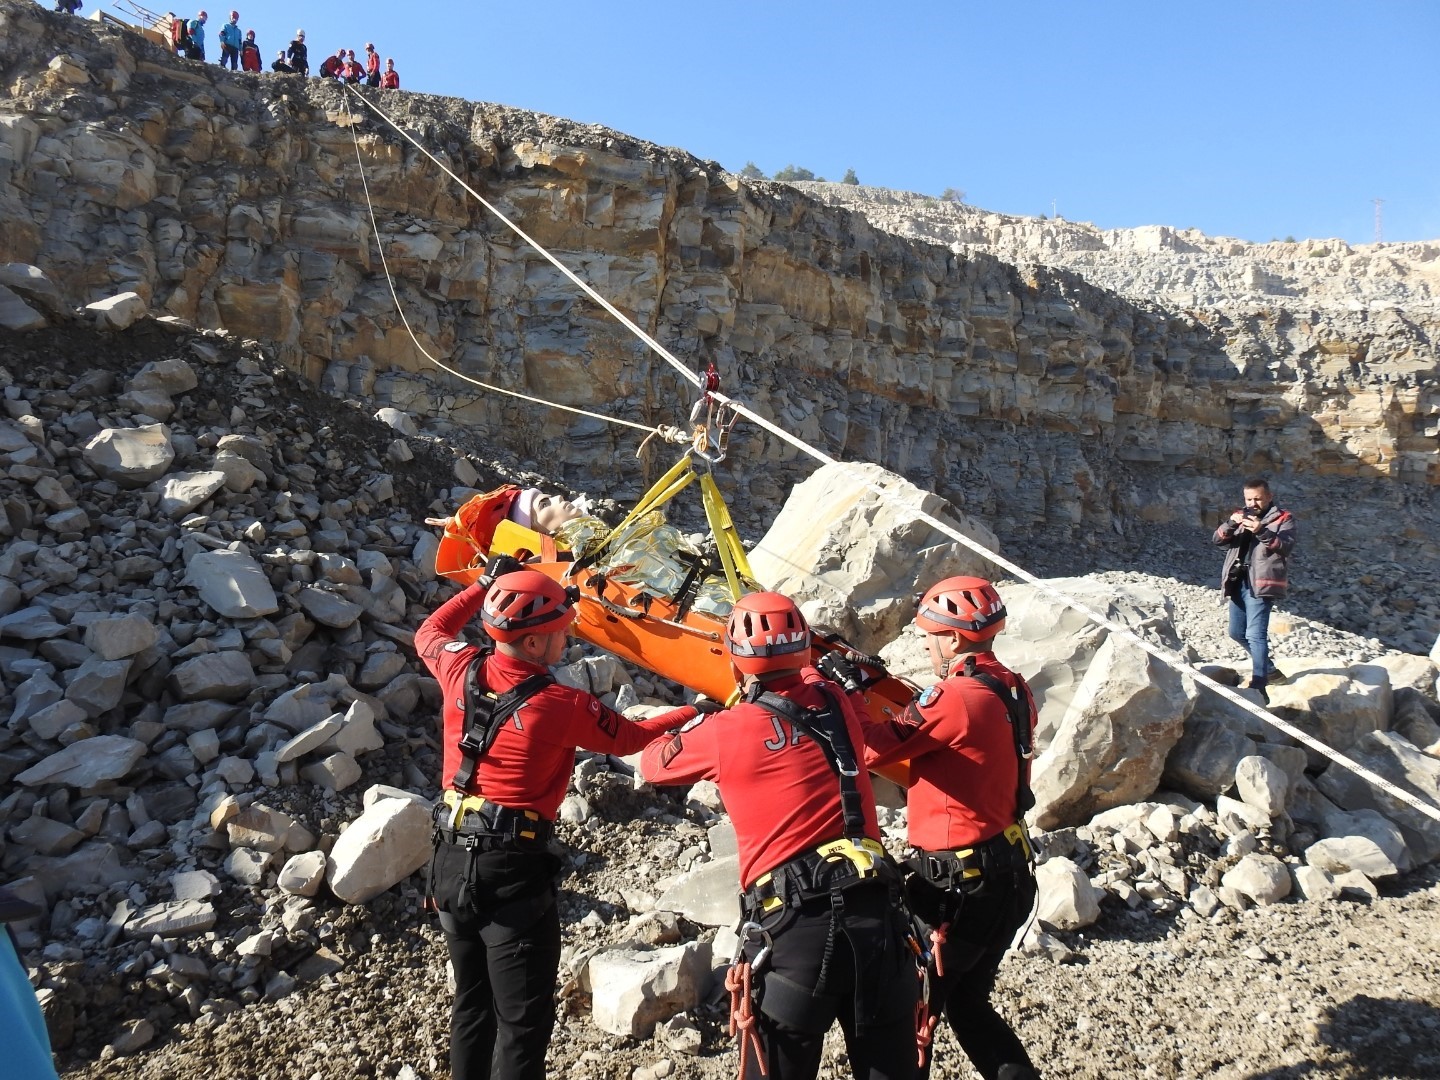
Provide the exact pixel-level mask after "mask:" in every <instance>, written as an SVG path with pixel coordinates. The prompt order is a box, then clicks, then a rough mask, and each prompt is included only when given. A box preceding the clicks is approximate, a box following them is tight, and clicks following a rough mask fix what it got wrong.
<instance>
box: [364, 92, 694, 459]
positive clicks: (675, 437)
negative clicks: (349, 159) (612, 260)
mask: <svg viewBox="0 0 1440 1080" xmlns="http://www.w3.org/2000/svg"><path fill="white" fill-rule="evenodd" d="M346 86H347V88H348V87H349V84H348V83H347V84H346ZM360 100H361V101H364V100H365V99H364V98H363V97H362V98H361V99H360ZM366 104H369V103H368V102H366ZM345 115H346V118H347V119H348V120H349V127H350V137H351V138H352V139H353V140H354V142H355V163H356V165H357V166H358V168H359V170H360V184H361V186H362V187H363V189H364V191H365V206H366V208H367V209H368V210H369V213H370V228H371V229H372V230H373V231H374V233H375V247H376V249H377V250H378V251H379V252H380V267H381V269H382V270H383V271H384V273H385V283H386V284H387V285H388V286H389V287H390V296H391V298H392V299H393V300H394V301H395V311H396V312H397V313H398V314H399V316H400V321H401V322H402V323H403V324H404V326H405V332H406V333H408V334H409V335H410V340H411V341H412V342H414V343H415V348H416V349H418V350H419V351H420V354H421V355H422V356H424V357H425V359H426V360H429V361H430V363H432V364H434V365H435V366H436V367H437V368H439V369H440V370H441V371H443V372H445V373H446V374H448V375H453V376H454V377H455V378H457V379H460V380H462V381H464V382H467V383H470V384H471V385H472V386H478V387H480V388H481V389H482V390H488V391H490V392H491V393H496V394H505V395H507V396H509V397H513V398H519V399H520V400H521V401H528V402H531V403H532V404H535V405H543V406H545V407H546V408H548V409H559V410H560V411H562V412H568V413H575V414H576V415H578V416H588V417H589V418H590V419H592V420H603V421H604V422H605V423H607V424H619V425H621V426H622V427H628V428H634V429H636V430H637V431H643V432H646V435H645V439H644V441H643V442H641V444H640V449H641V450H643V449H644V448H645V444H646V443H648V442H649V441H650V440H651V439H653V438H657V437H658V438H660V439H661V440H663V441H665V442H667V443H675V444H685V443H688V442H689V441H690V438H691V436H690V433H689V432H687V431H685V430H683V429H681V428H678V427H674V426H672V425H670V424H658V425H654V426H652V425H650V424H640V423H636V422H635V421H634V420H626V419H624V418H622V417H619V416H606V415H605V414H603V413H597V412H591V411H589V410H588V409H580V408H576V407H575V406H573V405H562V404H561V403H560V402H558V401H547V400H546V399H545V398H540V397H535V396H533V395H531V394H522V393H521V392H520V391H518V390H511V389H509V388H508V387H504V386H496V385H495V384H493V383H487V382H482V381H481V380H480V379H476V378H473V377H472V376H470V375H466V374H465V373H464V372H463V371H456V370H455V369H454V368H453V367H451V366H449V365H448V364H446V363H445V362H444V361H442V360H440V359H438V358H437V357H435V356H433V355H432V354H431V353H430V351H429V350H428V349H426V348H425V346H424V345H423V344H421V342H420V338H419V337H418V336H417V335H416V333H415V330H414V328H413V327H412V326H411V325H410V320H409V318H408V317H406V315H405V308H404V306H403V305H402V304H401V303H400V294H399V292H398V291H397V290H396V288H395V277H394V275H393V274H391V272H390V262H389V260H388V259H386V257H385V245H384V244H382V243H381V242H380V223H379V222H378V221H377V220H376V218H375V203H374V202H373V201H372V200H371V198H370V181H369V180H368V179H367V178H366V175H365V162H364V159H363V158H362V157H361V156H360V137H359V135H357V134H356V133H355V125H356V123H357V121H356V120H355V117H354V113H352V112H351V111H350V102H349V100H348V99H347V100H346V102H345ZM396 130H399V129H398V128H397V129H396ZM402 134H403V132H402ZM527 239H529V238H528V237H527ZM531 242H532V243H533V242H534V241H531Z"/></svg>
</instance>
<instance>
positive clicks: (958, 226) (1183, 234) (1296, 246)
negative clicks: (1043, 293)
mask: <svg viewBox="0 0 1440 1080" xmlns="http://www.w3.org/2000/svg"><path fill="white" fill-rule="evenodd" d="M793 186H794V187H797V188H799V189H800V190H802V191H804V192H806V193H807V194H809V195H811V196H812V197H814V198H816V199H819V200H820V201H821V202H824V203H826V204H828V205H831V206H844V207H847V208H849V209H851V210H858V211H860V212H861V213H863V214H864V215H865V216H866V217H867V218H869V220H870V222H871V224H873V225H874V226H875V227H876V228H879V229H884V230H885V231H887V232H891V233H894V234H895V235H896V236H903V237H911V238H914V239H918V240H929V241H932V242H934V243H937V244H944V245H946V246H948V247H950V248H951V249H952V250H954V251H966V250H972V251H984V252H988V253H989V254H992V255H997V256H999V257H1000V258H1002V259H1005V260H1007V261H1010V262H1017V263H1021V262H1034V263H1041V264H1044V265H1046V266H1059V267H1064V268H1065V269H1068V270H1073V271H1075V272H1076V273H1078V274H1080V275H1082V276H1083V277H1084V278H1085V279H1086V280H1087V281H1090V282H1091V283H1093V284H1095V285H1099V286H1101V287H1102V288H1106V289H1113V290H1114V291H1115V292H1117V293H1120V294H1121V295H1122V296H1127V297H1130V298H1132V299H1140V300H1150V301H1153V302H1155V303H1160V304H1164V305H1166V306H1173V307H1182V308H1195V307H1206V308H1213V307H1227V306H1236V305H1242V306H1243V305H1274V304H1276V303H1277V302H1278V303H1280V304H1283V305H1285V306H1296V307H1306V306H1309V307H1315V308H1323V309H1330V310H1335V309H1338V310H1345V311H1362V310H1370V311H1375V310H1379V309H1383V308H1404V309H1406V310H1409V311H1412V312H1415V313H1416V314H1420V313H1422V312H1427V311H1428V312H1433V311H1436V310H1437V309H1440V240H1434V241H1427V242H1424V243H1409V244H1361V245H1351V244H1347V243H1345V241H1343V240H1334V239H1328V240H1300V241H1298V242H1290V243H1287V242H1280V241H1273V242H1271V243H1268V244H1255V243H1250V242H1248V241H1245V240H1237V239H1235V238H1233V237H1227V236H1206V235H1205V234H1204V233H1202V232H1200V231H1199V230H1198V229H1177V228H1173V227H1171V226H1169V225H1143V226H1141V227H1139V228H1136V229H1099V228H1096V227H1095V226H1094V225H1091V224H1090V223H1089V222H1083V221H1067V220H1065V219H1064V218H1060V217H1056V218H1053V219H1048V220H1047V219H1046V218H1042V217H1014V216H1011V215H1008V214H997V213H993V212H991V211H989V210H982V209H979V208H978V207H974V206H967V205H965V204H963V203H957V202H952V201H949V200H944V199H938V198H935V197H933V196H928V195H920V194H917V193H915V192H912V191H891V190H889V189H887V188H879V187H864V186H859V185H854V184H834V183H821V182H797V183H795V184H794V185H793Z"/></svg>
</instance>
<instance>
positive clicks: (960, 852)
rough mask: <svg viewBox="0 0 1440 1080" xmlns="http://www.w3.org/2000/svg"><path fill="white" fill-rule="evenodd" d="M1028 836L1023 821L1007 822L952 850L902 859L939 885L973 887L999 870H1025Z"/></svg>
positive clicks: (919, 854) (950, 887) (1028, 868)
mask: <svg viewBox="0 0 1440 1080" xmlns="http://www.w3.org/2000/svg"><path fill="white" fill-rule="evenodd" d="M1032 859H1033V857H1032V855H1031V850H1030V838H1029V837H1028V836H1027V835H1026V834H1025V829H1024V826H1023V825H1019V824H1016V825H1011V826H1010V827H1009V828H1007V829H1005V831H1004V832H1000V833H996V834H995V835H994V836H992V837H991V838H990V839H988V840H982V841H981V842H980V843H978V844H975V845H974V846H973V847H968V848H959V849H957V850H955V851H921V852H919V853H918V854H917V855H916V857H915V858H914V859H910V860H907V861H906V865H907V866H910V867H912V868H913V869H914V870H915V871H916V872H917V873H918V874H919V875H920V876H921V877H923V878H924V879H925V880H926V881H928V882H930V883H931V884H932V885H938V886H939V887H940V888H942V889H962V890H963V889H970V888H977V887H979V885H980V884H981V882H982V881H983V880H984V879H985V878H986V877H987V876H990V877H993V876H995V875H997V874H1000V873H1002V872H1010V873H1021V872H1023V873H1029V871H1030V865H1031V862H1032Z"/></svg>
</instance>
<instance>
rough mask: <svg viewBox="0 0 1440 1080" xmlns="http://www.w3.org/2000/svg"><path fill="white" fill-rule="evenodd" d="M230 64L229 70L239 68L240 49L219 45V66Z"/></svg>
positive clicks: (237, 69)
mask: <svg viewBox="0 0 1440 1080" xmlns="http://www.w3.org/2000/svg"><path fill="white" fill-rule="evenodd" d="M226 64H229V65H230V70H231V71H239V70H240V50H239V49H236V48H233V47H231V46H229V45H221V46H220V66H221V67H224V66H225V65H226Z"/></svg>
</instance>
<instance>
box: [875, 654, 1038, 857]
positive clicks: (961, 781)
mask: <svg viewBox="0 0 1440 1080" xmlns="http://www.w3.org/2000/svg"><path fill="white" fill-rule="evenodd" d="M975 668H976V670H977V671H983V672H985V673H986V674H988V675H993V676H995V678H997V679H999V680H1000V681H1001V682H1002V683H1004V684H1005V685H1006V686H1018V687H1021V688H1022V689H1023V691H1024V694H1025V698H1026V700H1027V701H1028V702H1029V704H1030V718H1031V720H1030V726H1031V730H1032V732H1033V730H1034V726H1035V700H1034V698H1032V697H1031V696H1030V688H1029V687H1028V686H1026V685H1025V680H1024V679H1022V678H1020V676H1018V675H1016V674H1015V673H1014V672H1012V671H1011V670H1010V669H1009V668H1007V667H1005V666H1004V665H1003V664H1001V663H1000V661H999V660H997V659H996V658H995V654H994V653H992V652H985V653H977V654H976V655H975ZM865 741H866V748H865V764H866V765H868V766H870V767H872V768H873V767H875V766H879V765H890V764H894V763H895V762H897V761H905V760H906V759H909V761H910V776H911V781H912V783H911V787H910V791H909V799H908V818H909V839H910V843H911V844H912V845H913V846H915V847H917V848H921V849H922V850H925V851H952V850H954V849H956V848H964V847H970V846H972V845H974V844H978V843H980V842H981V841H982V840H989V839H990V838H991V837H993V836H995V835H996V834H998V833H1001V832H1003V831H1004V830H1005V829H1006V828H1008V827H1009V826H1010V825H1013V824H1014V823H1015V821H1016V819H1017V818H1018V817H1019V812H1018V809H1017V807H1016V804H1015V793H1016V787H1017V784H1018V780H1019V772H1018V768H1017V761H1016V754H1015V737H1014V735H1013V733H1012V732H1011V730H1010V720H1009V715H1008V713H1007V712H1006V710H1005V703H1004V702H1003V701H1002V700H1001V699H1000V696H999V695H998V694H996V693H995V692H994V691H993V690H991V689H990V688H989V687H987V686H986V685H985V684H984V683H982V682H981V681H980V680H979V679H969V678H965V677H963V676H959V675H956V676H952V677H951V678H948V679H946V680H944V681H943V682H941V683H939V684H937V685H935V686H932V687H930V688H929V689H928V690H926V691H925V692H924V693H922V694H921V695H920V697H919V698H917V699H916V700H915V701H913V702H912V703H911V704H910V705H909V706H907V707H906V709H905V711H904V712H903V713H901V714H900V716H899V718H897V719H895V720H890V721H887V722H885V723H881V724H867V725H866V727H865ZM1025 775H1026V776H1027V777H1028V776H1029V775H1030V766H1029V763H1028V762H1027V763H1026V765H1025Z"/></svg>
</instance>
